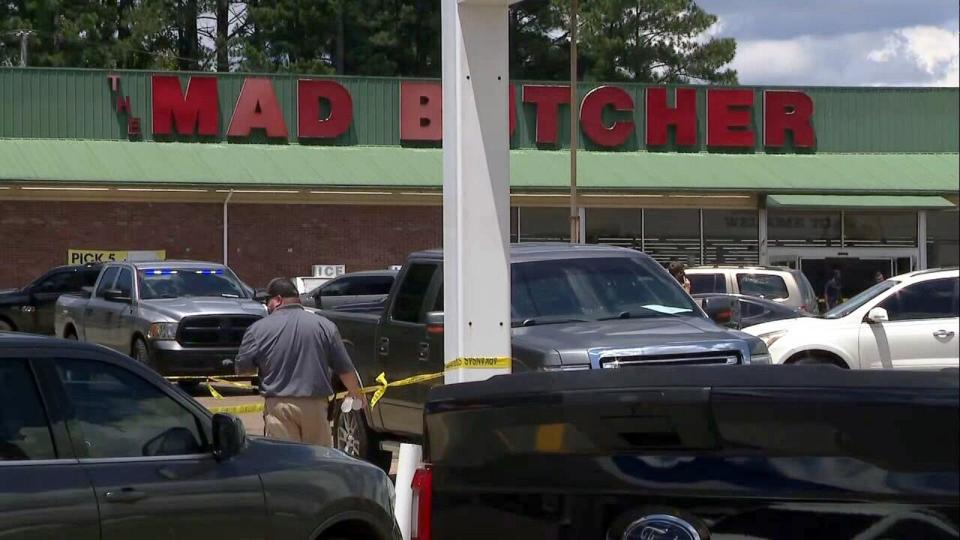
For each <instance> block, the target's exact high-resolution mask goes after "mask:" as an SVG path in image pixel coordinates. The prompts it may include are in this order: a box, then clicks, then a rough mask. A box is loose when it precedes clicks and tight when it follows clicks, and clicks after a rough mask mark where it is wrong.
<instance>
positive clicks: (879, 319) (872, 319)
mask: <svg viewBox="0 0 960 540" xmlns="http://www.w3.org/2000/svg"><path fill="white" fill-rule="evenodd" d="M889 320H890V315H889V314H888V313H887V310H885V309H883V308H882V307H875V308H873V309H871V310H870V311H868V312H867V316H866V317H864V318H863V322H866V323H884V322H887V321H889Z"/></svg>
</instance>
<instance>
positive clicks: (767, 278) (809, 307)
mask: <svg viewBox="0 0 960 540" xmlns="http://www.w3.org/2000/svg"><path fill="white" fill-rule="evenodd" d="M686 274H687V278H688V279H689V280H690V292H691V294H704V293H731V294H743V295H747V296H756V297H759V298H766V299H767V300H773V301H774V302H778V303H781V304H783V305H786V306H790V307H792V308H795V309H800V310H803V311H806V312H809V313H819V311H820V309H819V305H818V300H817V294H816V293H815V292H814V290H813V286H812V285H810V281H809V280H807V276H805V275H803V272H801V271H800V270H794V269H792V268H786V267H781V266H698V267H696V268H690V269H688V270H687V271H686Z"/></svg>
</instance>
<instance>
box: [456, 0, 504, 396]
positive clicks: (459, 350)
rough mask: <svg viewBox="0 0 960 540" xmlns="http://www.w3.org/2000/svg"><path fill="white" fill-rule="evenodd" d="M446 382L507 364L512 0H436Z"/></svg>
mask: <svg viewBox="0 0 960 540" xmlns="http://www.w3.org/2000/svg"><path fill="white" fill-rule="evenodd" d="M442 1H443V5H442V27H443V116H444V118H443V249H444V256H443V273H444V274H443V275H444V311H445V314H444V362H445V363H446V366H447V369H446V376H445V378H444V382H445V383H447V384H450V383H459V382H469V381H477V380H484V379H487V378H489V377H492V376H493V375H498V374H503V373H510V356H511V354H510V266H509V264H510V253H509V241H510V152H509V151H510V141H509V136H510V131H509V128H510V122H509V108H508V107H509V98H508V86H507V85H508V84H509V79H510V76H509V75H510V74H509V67H508V61H507V51H508V46H509V35H508V31H507V17H508V6H509V4H510V3H512V2H510V1H508V0H472V1H471V0H468V1H458V0H442Z"/></svg>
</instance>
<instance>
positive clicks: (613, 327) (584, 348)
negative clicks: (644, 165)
mask: <svg viewBox="0 0 960 540" xmlns="http://www.w3.org/2000/svg"><path fill="white" fill-rule="evenodd" d="M510 258H511V289H512V293H511V294H512V312H513V313H512V320H513V321H512V323H513V337H512V348H513V372H514V373H521V372H525V371H568V370H588V369H600V368H620V367H622V368H628V367H632V366H638V365H659V366H678V365H690V364H693V365H724V366H725V365H734V364H751V363H764V362H769V356H768V355H767V348H766V346H765V345H764V343H763V342H762V341H761V340H759V339H757V338H755V337H752V336H749V335H747V334H744V333H741V332H737V331H735V330H730V329H726V328H721V327H720V326H718V325H716V324H715V323H714V322H713V321H712V320H710V319H709V318H708V317H707V316H706V314H705V313H704V312H703V310H701V308H700V306H699V305H698V304H697V303H696V302H695V301H694V300H693V299H692V298H691V297H690V296H689V295H688V294H686V293H685V292H684V291H683V289H682V288H681V287H680V285H679V284H678V283H677V282H676V280H674V279H673V278H672V277H670V275H669V274H668V273H667V272H666V271H665V270H664V269H663V267H661V266H660V265H659V264H657V263H656V262H655V261H654V260H653V259H651V258H650V257H648V256H647V255H644V254H643V253H640V252H637V251H635V250H630V249H623V248H616V247H610V246H596V245H593V246H587V245H577V246H572V245H570V244H555V243H554V244H517V245H514V246H512V247H511V253H510ZM442 269H443V253H442V252H441V251H440V250H432V251H423V252H419V253H414V254H412V255H410V257H409V258H408V260H407V263H406V264H405V265H404V267H403V268H402V269H401V271H400V274H399V276H398V278H397V281H396V282H395V284H394V286H393V289H392V290H391V291H390V296H388V298H387V299H386V301H385V302H384V304H383V306H384V308H383V309H382V310H380V311H379V312H363V311H356V310H350V311H334V310H328V311H321V312H320V313H321V314H322V315H324V316H325V317H327V318H329V319H330V320H331V321H333V322H334V323H335V324H336V325H337V327H338V328H339V330H340V334H341V336H342V338H343V340H344V343H345V345H346V347H347V351H348V352H349V353H350V356H351V358H352V359H353V362H354V365H355V366H356V368H357V371H358V375H359V376H360V379H361V381H363V382H365V383H372V382H373V380H374V378H375V377H376V376H377V375H378V374H379V373H381V372H382V373H385V374H386V376H387V377H388V379H389V380H398V379H403V378H406V377H411V376H414V375H419V374H424V373H436V372H441V371H443V327H442V319H443V313H442V312H443V272H442ZM435 384H436V383H435ZM429 388H430V385H429V384H418V385H410V386H402V387H397V388H391V389H389V390H388V391H387V393H386V394H385V395H384V397H383V398H382V399H381V400H380V402H379V404H378V405H377V407H376V408H374V409H370V410H366V411H364V412H346V413H344V412H341V409H340V407H339V406H335V407H332V408H331V409H332V420H333V421H334V441H335V444H336V447H337V448H339V449H341V450H343V451H344V452H346V453H348V454H350V455H352V456H355V457H362V458H364V459H367V460H369V461H372V462H373V463H376V464H378V465H380V466H382V467H385V468H386V467H389V465H390V454H389V452H386V451H384V450H383V443H384V442H388V443H390V442H396V441H401V442H402V441H413V442H417V441H419V439H420V437H421V435H422V431H423V427H422V426H423V404H424V402H425V401H426V397H427V392H428V390H429Z"/></svg>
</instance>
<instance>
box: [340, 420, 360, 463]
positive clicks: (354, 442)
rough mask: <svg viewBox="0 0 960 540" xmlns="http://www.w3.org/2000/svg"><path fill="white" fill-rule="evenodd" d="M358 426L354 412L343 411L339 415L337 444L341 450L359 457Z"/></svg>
mask: <svg viewBox="0 0 960 540" xmlns="http://www.w3.org/2000/svg"><path fill="white" fill-rule="evenodd" d="M359 427H360V426H359V422H358V420H357V415H356V414H354V413H343V414H341V415H340V425H338V426H337V442H338V443H339V444H338V446H339V447H340V450H341V451H343V452H344V453H346V454H347V455H350V456H353V457H360V441H359V439H358V431H359Z"/></svg>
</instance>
